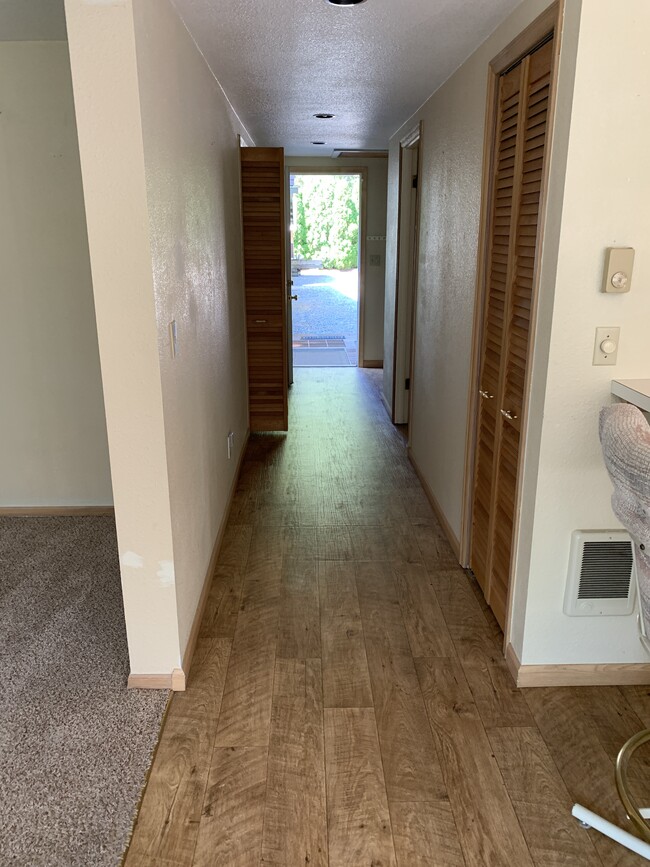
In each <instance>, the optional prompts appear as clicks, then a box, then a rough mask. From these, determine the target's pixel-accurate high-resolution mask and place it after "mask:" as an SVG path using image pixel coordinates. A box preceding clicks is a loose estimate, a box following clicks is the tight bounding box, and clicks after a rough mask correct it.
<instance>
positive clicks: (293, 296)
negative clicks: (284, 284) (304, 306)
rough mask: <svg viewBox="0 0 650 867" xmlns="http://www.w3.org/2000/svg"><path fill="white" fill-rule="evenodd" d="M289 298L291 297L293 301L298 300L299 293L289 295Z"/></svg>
mask: <svg viewBox="0 0 650 867" xmlns="http://www.w3.org/2000/svg"><path fill="white" fill-rule="evenodd" d="M289 298H291V300H292V301H297V300H298V296H297V295H289Z"/></svg>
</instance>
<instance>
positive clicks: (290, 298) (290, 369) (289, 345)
mask: <svg viewBox="0 0 650 867" xmlns="http://www.w3.org/2000/svg"><path fill="white" fill-rule="evenodd" d="M286 184H287V186H286V196H287V198H286V199H285V201H286V203H287V206H286V227H285V233H284V235H285V256H286V259H285V267H286V274H287V377H288V383H289V385H293V304H292V302H293V301H295V300H297V298H298V296H297V295H294V294H293V275H292V273H291V254H292V252H293V248H292V244H291V225H290V224H291V223H292V222H293V215H292V213H291V182H290V176H289V175H288V174H287V178H286Z"/></svg>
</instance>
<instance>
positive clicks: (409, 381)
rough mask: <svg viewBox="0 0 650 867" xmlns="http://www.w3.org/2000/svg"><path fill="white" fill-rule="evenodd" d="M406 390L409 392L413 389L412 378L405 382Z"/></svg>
mask: <svg viewBox="0 0 650 867" xmlns="http://www.w3.org/2000/svg"><path fill="white" fill-rule="evenodd" d="M404 388H405V389H406V390H407V391H409V390H410V388H411V377H410V376H409V377H407V379H405V380H404Z"/></svg>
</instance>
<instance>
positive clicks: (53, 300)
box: [0, 42, 112, 506]
mask: <svg viewBox="0 0 650 867" xmlns="http://www.w3.org/2000/svg"><path fill="white" fill-rule="evenodd" d="M0 110H1V114H0V190H1V191H2V192H1V194H0V262H2V277H1V279H0V320H1V321H2V327H3V337H2V341H0V371H2V374H1V375H0V406H2V424H1V425H0V479H2V482H1V484H0V506H61V505H75V506H78V505H110V504H111V503H112V492H111V476H110V468H109V461H108V443H107V439H106V422H105V418H104V403H103V396H102V383H101V375H100V370H99V353H98V349H97V330H96V326H95V310H94V306H93V295H92V281H91V277H90V263H89V260H88V239H87V233H86V219H85V212H84V203H83V192H82V189H81V170H80V166H79V147H78V142H77V130H76V126H75V117H74V104H73V99H72V83H71V80H70V62H69V59H68V46H67V43H65V42H0Z"/></svg>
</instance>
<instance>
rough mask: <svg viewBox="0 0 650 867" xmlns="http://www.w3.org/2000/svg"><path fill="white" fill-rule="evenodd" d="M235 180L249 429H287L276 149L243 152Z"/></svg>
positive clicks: (281, 203)
mask: <svg viewBox="0 0 650 867" xmlns="http://www.w3.org/2000/svg"><path fill="white" fill-rule="evenodd" d="M241 181H242V222H243V233H244V286H245V290H246V339H247V344H248V402H249V412H250V428H251V430H252V431H274V430H287V429H288V426H289V415H288V401H287V393H288V385H289V381H288V370H289V367H288V349H289V344H288V339H289V338H288V321H287V284H286V279H287V270H286V249H287V247H286V244H287V241H286V235H287V225H286V219H285V189H284V151H283V150H282V148H243V149H242V150H241Z"/></svg>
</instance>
